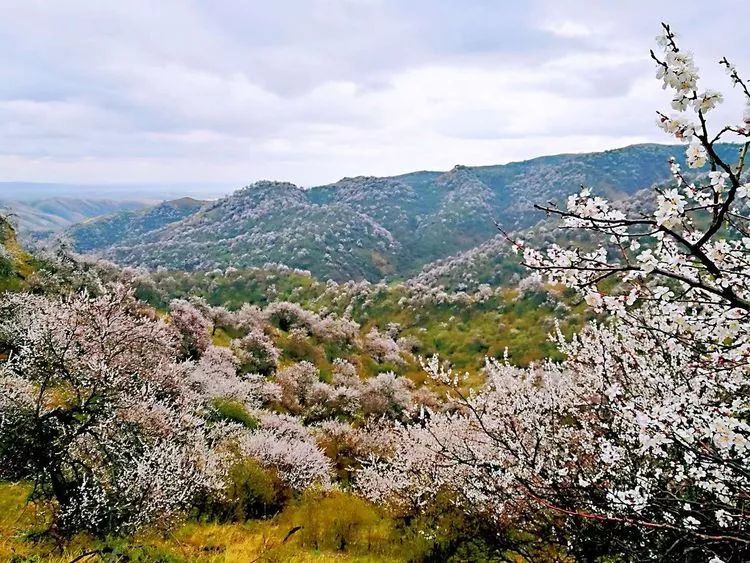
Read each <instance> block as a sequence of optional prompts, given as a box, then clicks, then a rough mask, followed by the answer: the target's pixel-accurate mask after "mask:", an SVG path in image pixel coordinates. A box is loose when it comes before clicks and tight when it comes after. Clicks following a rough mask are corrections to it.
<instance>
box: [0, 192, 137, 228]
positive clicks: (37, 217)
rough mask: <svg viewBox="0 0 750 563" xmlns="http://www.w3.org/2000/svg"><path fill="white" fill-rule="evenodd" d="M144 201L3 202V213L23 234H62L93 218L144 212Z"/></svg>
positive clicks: (49, 200)
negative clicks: (8, 216)
mask: <svg viewBox="0 0 750 563" xmlns="http://www.w3.org/2000/svg"><path fill="white" fill-rule="evenodd" d="M144 205H145V204H144V203H143V202H140V201H115V200H107V199H76V198H65V197H55V198H48V199H41V200H37V201H0V211H1V212H4V213H6V214H8V215H10V216H11V218H12V219H13V220H14V222H15V223H16V224H17V226H18V230H19V233H21V234H24V233H49V232H56V231H60V230H62V229H64V228H66V227H68V226H70V225H73V224H74V223H79V222H80V221H84V220H86V219H88V218H90V217H96V216H98V215H106V214H110V213H115V212H118V211H123V210H126V211H130V210H134V209H139V208H142V207H143V206H144Z"/></svg>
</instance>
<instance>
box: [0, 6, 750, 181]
mask: <svg viewBox="0 0 750 563" xmlns="http://www.w3.org/2000/svg"><path fill="white" fill-rule="evenodd" d="M689 4H690V3H686V2H680V3H677V2H672V1H671V0H669V1H665V2H660V3H654V2H645V1H642V0H639V1H634V2H628V3H612V2H606V3H604V2H593V1H592V2H572V1H570V2H568V1H555V2H553V1H552V0H536V1H533V2H530V3H511V2H498V1H491V0H463V1H460V0H450V1H446V2H433V1H430V0H412V1H409V2H403V1H400V0H279V1H277V2H273V3H271V2H260V1H251V2H247V1H240V0H226V1H222V2H208V1H205V0H204V1H198V0H164V1H162V2H158V3H155V2H146V1H145V0H143V1H138V0H134V1H130V2H116V1H114V0H109V1H100V2H94V3H92V2H88V1H84V0H62V1H60V2H45V1H42V0H11V1H8V2H5V3H4V6H3V13H2V16H3V17H2V18H1V19H0V49H2V52H3V53H4V65H3V66H2V67H0V170H2V173H1V174H0V179H5V180H34V181H62V182H92V183H101V182H110V181H111V182H125V181H133V182H183V181H220V182H227V183H230V184H233V185H241V184H244V183H248V182H250V181H253V180H256V179H259V178H264V177H267V178H281V179H290V180H293V181H296V182H298V183H302V184H306V185H310V184H314V183H320V182H325V181H331V180H335V179H337V178H338V177H340V176H343V175H348V174H358V173H371V174H390V173H397V172H402V171H407V170H412V169H421V168H433V169H435V168H437V169H445V168H448V167H450V166H451V165H452V164H454V163H456V162H462V163H465V164H480V163H494V162H503V161H507V160H512V159H518V158H524V157H531V156H535V155H538V154H544V153H548V152H560V151H576V150H593V149H597V148H610V147H614V146H618V145H622V144H625V143H629V142H636V141H644V140H662V141H666V140H667V139H666V138H665V137H663V136H661V135H660V133H659V132H658V131H657V130H656V129H655V128H654V126H653V121H654V113H653V111H654V110H655V109H657V108H663V107H666V106H667V104H668V100H667V98H666V97H665V94H664V93H663V92H661V91H660V89H659V86H658V84H657V83H656V81H655V80H653V65H652V64H651V63H650V62H649V60H648V56H647V53H648V49H649V47H651V45H652V42H653V36H654V35H655V34H656V32H657V31H658V24H659V21H661V20H663V19H666V20H670V21H672V22H673V24H674V26H675V27H676V28H677V29H678V30H679V31H680V32H681V33H682V35H683V38H684V42H685V44H686V45H687V46H688V47H691V46H695V47H696V50H698V49H697V48H698V47H700V52H699V53H698V55H699V56H700V57H701V58H699V64H700V66H701V67H703V68H704V69H705V70H706V71H707V72H706V73H705V76H706V78H707V79H708V81H709V82H710V84H711V86H719V87H721V88H722V89H724V90H726V86H727V85H726V81H725V79H724V78H723V76H722V74H721V72H720V70H719V69H717V68H716V66H715V64H714V63H715V60H716V59H718V57H719V56H721V55H723V54H725V53H726V54H728V55H729V56H730V57H731V56H732V55H734V56H735V59H736V60H735V62H736V63H737V64H738V66H739V67H740V68H743V67H744V68H747V69H748V72H750V56H749V55H748V53H747V50H746V48H745V45H744V35H743V33H744V28H743V27H742V25H743V23H737V24H735V23H734V22H745V21H747V19H748V16H750V7H747V6H744V5H741V4H739V5H738V4H737V3H736V2H729V1H728V0H727V1H725V0H719V1H718V2H715V3H714V5H713V6H714V12H715V13H718V14H727V17H726V19H722V18H721V17H711V18H704V17H702V16H701V14H702V13H703V12H702V11H701V9H700V6H698V5H697V4H696V5H695V6H692V7H691V6H689ZM733 25H737V29H735V30H732V26H733ZM709 39H710V40H709ZM737 57H739V58H737ZM743 57H744V58H743ZM727 102H728V103H727V104H726V108H724V109H722V110H721V111H722V112H724V113H723V114H720V115H721V116H726V117H729V116H731V115H733V113H732V112H734V114H737V113H738V112H739V111H741V109H740V108H739V107H737V106H736V105H734V106H733V105H732V104H733V103H735V102H737V98H736V96H735V97H732V96H731V95H730V96H728V100H727Z"/></svg>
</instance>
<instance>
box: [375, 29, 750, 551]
mask: <svg viewBox="0 0 750 563" xmlns="http://www.w3.org/2000/svg"><path fill="white" fill-rule="evenodd" d="M658 44H659V46H660V48H661V52H660V54H656V53H653V52H652V58H653V60H654V61H655V63H656V65H657V78H658V79H659V80H661V81H662V83H663V85H664V87H665V88H668V89H670V90H671V91H672V93H673V99H672V107H673V109H674V110H675V111H676V112H678V115H674V116H667V115H665V114H662V113H659V119H658V121H659V125H660V126H661V127H662V128H663V129H664V130H665V131H667V132H669V133H671V134H673V135H675V136H676V137H677V138H678V139H680V140H683V141H685V142H687V152H686V156H687V163H688V168H689V169H690V170H688V171H683V170H681V168H680V166H679V165H678V163H677V162H676V160H671V161H670V163H669V166H670V167H671V171H672V176H673V182H672V185H671V186H669V187H668V188H657V189H656V194H655V210H653V212H647V211H642V212H641V213H639V214H635V215H629V214H627V213H625V212H624V211H622V210H621V209H620V208H618V207H617V206H615V205H613V204H611V203H610V202H608V201H606V200H605V199H603V198H601V197H597V196H595V195H593V194H592V193H591V192H590V190H589V189H587V188H583V189H582V191H581V192H580V193H578V194H576V195H573V196H571V197H570V198H569V199H568V202H567V206H566V207H564V208H560V207H557V206H555V205H552V204H549V205H544V206H539V208H540V209H542V210H544V211H545V212H546V213H548V214H550V215H552V216H555V217H558V218H559V219H560V220H561V221H562V223H563V227H564V228H568V229H570V228H572V229H579V230H584V231H586V232H587V233H588V235H587V238H586V240H585V244H580V245H576V246H574V245H571V246H567V247H565V246H560V245H552V246H550V247H549V248H547V249H546V250H544V251H539V250H536V249H533V248H530V247H529V246H528V245H527V244H525V243H524V242H523V241H521V240H511V243H512V244H513V246H514V248H515V249H516V250H517V251H520V252H521V253H522V255H523V259H524V263H525V264H526V265H527V266H528V267H530V268H532V269H533V270H535V271H536V272H537V275H540V274H541V275H542V276H543V277H545V278H546V279H547V281H549V282H553V283H562V284H564V285H566V286H569V287H572V288H575V289H576V290H578V291H580V292H581V294H582V296H583V297H584V298H585V301H586V303H588V305H589V306H591V307H592V308H593V309H594V310H595V311H596V312H597V313H599V314H600V318H601V319H605V320H600V321H599V322H592V323H591V324H590V325H588V326H587V327H586V328H585V329H584V330H583V331H582V332H581V333H580V334H579V335H577V336H576V337H574V338H573V339H572V340H566V339H565V338H563V336H562V335H561V334H559V332H558V334H557V335H556V336H555V339H556V340H557V342H558V345H559V347H560V349H561V351H562V352H563V353H564V354H565V357H566V360H565V361H563V362H561V363H554V362H551V361H548V362H545V363H543V364H541V365H538V366H532V367H530V368H529V369H526V370H521V369H517V368H515V367H512V366H511V365H509V364H508V363H507V362H506V361H498V360H495V359H490V360H488V362H487V366H486V372H487V376H488V381H487V383H486V386H485V387H484V388H483V389H481V390H480V391H479V392H476V393H466V392H464V391H463V390H462V383H463V381H462V377H461V376H460V375H459V374H455V373H453V372H452V371H451V370H450V369H448V368H446V367H444V366H441V365H440V364H439V362H438V361H437V359H433V360H432V361H430V362H428V363H427V365H426V368H427V371H428V372H429V373H430V374H431V375H432V376H433V378H434V379H435V380H436V381H439V382H441V383H442V384H444V385H446V386H447V387H448V388H449V389H450V390H451V392H452V396H453V397H454V399H455V400H456V402H457V404H458V408H457V409H456V410H455V411H452V412H450V411H449V412H442V413H431V414H430V416H425V417H424V419H423V420H422V423H421V424H418V425H413V426H407V427H399V428H396V429H394V430H393V432H394V435H395V438H396V442H395V444H396V445H395V446H394V448H393V450H392V451H391V452H390V455H389V456H383V457H381V458H377V459H373V460H371V464H370V466H369V467H368V468H366V469H365V470H364V471H363V472H362V473H361V474H360V488H361V490H362V491H363V492H364V493H365V494H366V495H368V496H369V497H370V498H373V499H375V500H383V501H390V502H395V503H397V504H402V505H411V506H419V505H420V504H422V503H424V502H427V501H428V500H429V499H430V498H432V497H434V495H436V494H437V493H438V492H440V491H443V490H446V489H447V490H449V491H452V493H453V494H454V496H455V498H456V499H457V500H458V502H460V503H461V504H462V505H463V506H464V507H465V508H466V509H467V510H470V511H478V512H481V513H485V514H489V515H491V516H492V517H493V518H495V519H496V520H497V521H498V522H502V521H505V522H507V521H511V522H515V523H516V525H519V523H521V522H528V521H529V520H530V519H531V520H533V521H534V522H535V524H534V525H536V526H539V529H542V528H543V527H544V529H546V530H549V528H550V527H551V529H552V532H549V533H548V537H550V538H553V539H554V538H558V539H559V540H560V541H561V543H564V544H565V545H566V548H567V549H569V550H570V551H571V552H573V553H577V554H579V555H581V556H583V557H592V556H593V555H596V554H599V555H601V554H605V553H606V554H615V553H622V554H624V555H626V556H635V557H643V556H646V557H673V558H676V559H680V560H682V559H684V558H688V557H694V558H696V559H697V560H706V559H709V558H711V559H712V560H713V561H722V560H739V559H744V558H746V557H748V556H749V554H750V551H749V548H748V545H749V544H750V525H749V524H748V519H747V509H748V505H747V503H748V498H749V495H750V456H749V454H750V450H749V449H748V448H750V425H749V424H748V422H749V421H750V404H749V403H748V398H749V397H750V377H749V376H750V317H749V315H750V232H749V231H748V228H750V217H749V216H748V211H747V199H746V198H747V196H748V191H749V190H750V185H749V184H748V183H747V180H746V179H745V176H744V175H743V172H744V166H745V159H746V154H747V150H748V146H750V92H749V91H748V86H747V84H746V83H745V82H744V81H743V79H742V78H741V77H740V75H739V73H738V71H737V70H736V69H735V67H734V66H733V65H732V64H731V63H730V62H729V61H728V60H727V59H722V60H721V63H720V64H721V65H723V66H724V67H725V68H726V70H727V72H728V74H729V77H730V80H731V82H732V84H733V85H734V86H735V87H737V88H739V89H740V90H741V91H742V93H743V94H744V97H745V101H746V104H747V107H746V109H745V113H744V116H743V118H742V120H741V121H739V120H738V123H736V124H728V125H725V126H722V127H719V128H718V129H714V128H712V127H711V126H710V125H709V122H708V119H707V116H708V115H709V114H710V113H711V111H712V110H713V109H714V108H715V107H716V105H717V104H718V103H720V102H721V101H722V96H721V94H720V93H718V92H716V91H713V90H700V89H699V88H698V82H699V80H698V73H697V69H696V67H695V64H694V62H693V57H692V55H691V54H690V53H688V52H686V51H684V50H682V49H681V48H680V47H679V46H678V44H677V41H676V37H675V34H674V33H673V32H672V30H671V28H670V27H669V26H667V25H664V26H663V32H662V34H661V35H660V36H659V37H658ZM686 114H690V116H691V118H687V117H685V115H686ZM730 137H732V139H733V140H735V141H736V140H737V139H739V140H740V141H741V144H738V145H737V149H738V151H737V155H738V156H737V161H736V162H727V161H726V160H724V159H722V158H721V157H720V156H719V154H718V151H717V149H716V145H717V143H718V142H720V141H723V140H726V139H727V138H730ZM665 164H666V163H665ZM706 168H707V170H706ZM602 532H605V533H602Z"/></svg>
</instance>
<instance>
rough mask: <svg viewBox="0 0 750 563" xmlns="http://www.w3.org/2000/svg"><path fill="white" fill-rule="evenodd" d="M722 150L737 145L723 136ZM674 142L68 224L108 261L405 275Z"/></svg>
mask: <svg viewBox="0 0 750 563" xmlns="http://www.w3.org/2000/svg"><path fill="white" fill-rule="evenodd" d="M718 149H719V151H720V152H722V153H723V154H725V156H727V157H728V158H729V159H730V160H733V159H734V152H735V151H736V150H737V149H736V147H734V146H732V145H722V146H720V147H718ZM683 153H684V151H683V150H682V148H681V147H678V146H668V145H634V146H630V147H625V148H622V149H616V150H610V151H605V152H599V153H587V154H565V155H556V156H546V157H540V158H536V159H533V160H528V161H524V162H515V163H510V164H505V165H497V166H481V167H467V166H460V165H457V166H455V167H454V168H453V169H452V170H450V171H448V172H443V173H441V172H415V173H411V174H405V175H402V176H396V177H390V178H374V177H355V178H345V179H343V180H341V181H339V182H337V183H335V184H330V185H327V186H319V187H315V188H311V189H309V190H303V189H301V188H299V187H297V186H295V185H293V184H289V183H281V182H265V181H264V182H258V183H256V184H253V185H252V186H248V187H246V188H243V189H241V190H239V191H237V192H235V193H234V194H232V195H230V196H228V197H226V198H223V199H220V200H218V201H216V202H214V203H212V204H211V205H209V206H207V207H205V208H203V209H201V210H199V211H197V210H196V213H187V214H186V215H188V216H186V217H185V218H184V219H182V220H180V221H175V222H173V223H171V224H169V225H167V226H164V224H163V223H161V224H160V223H159V222H157V223H156V224H155V225H154V228H152V229H150V228H149V226H148V225H146V224H144V225H143V226H142V228H139V230H137V231H135V234H136V235H137V236H132V234H131V233H132V232H133V231H130V230H128V229H126V228H114V227H115V226H116V225H117V223H118V221H123V222H124V224H128V220H129V219H128V217H127V216H123V217H120V218H118V217H115V218H111V219H109V220H108V221H110V224H111V225H112V228H108V229H107V231H108V233H109V234H108V235H107V236H100V234H99V232H98V231H97V230H96V229H94V230H91V229H89V228H83V229H78V228H77V229H73V230H72V231H71V234H72V238H73V239H74V241H75V244H76V247H77V248H78V249H79V250H82V251H89V250H99V251H100V252H101V253H102V254H103V255H104V256H105V257H107V258H109V259H112V260H114V261H116V262H118V263H122V264H130V265H142V266H146V267H149V268H156V267H158V266H164V267H167V268H175V269H186V270H211V269H216V268H222V269H223V268H226V267H229V266H232V267H239V268H243V267H253V266H262V265H263V264H266V263H282V264H285V265H287V266H290V267H293V268H301V269H306V270H310V271H311V272H312V273H313V274H314V275H315V276H316V277H319V278H323V279H326V278H328V279H334V280H347V279H368V280H371V281H372V280H379V279H382V278H405V277H409V276H411V275H414V274H416V273H417V272H419V271H420V270H421V269H422V267H423V266H425V265H426V264H428V263H431V262H433V261H436V260H440V259H444V258H446V257H448V256H451V255H455V254H457V253H461V252H463V251H466V250H469V249H472V248H474V247H476V246H478V245H481V244H482V243H485V242H486V241H488V240H489V239H491V238H492V237H493V236H494V235H495V234H496V233H497V231H496V228H495V224H494V222H495V221H497V222H499V223H500V224H502V225H503V227H504V228H506V229H508V230H516V229H522V228H527V227H530V226H532V225H534V224H536V223H537V222H538V221H539V220H540V219H542V216H541V214H539V213H537V212H535V211H534V210H533V204H534V203H546V202H548V201H561V200H563V199H564V198H565V197H566V196H567V195H569V194H571V193H573V192H575V191H577V190H578V189H579V187H580V185H582V184H585V185H587V186H590V187H592V188H593V189H594V191H595V192H598V193H601V194H603V195H607V196H609V197H610V198H613V199H615V200H617V199H623V198H627V197H629V196H631V195H632V194H634V193H635V192H637V191H638V190H640V189H643V188H647V187H649V186H651V185H652V184H654V183H657V182H662V181H665V180H667V179H668V175H669V169H668V166H667V160H668V158H669V157H670V156H672V155H675V156H676V157H677V158H678V161H680V160H681V159H683V158H684V157H683Z"/></svg>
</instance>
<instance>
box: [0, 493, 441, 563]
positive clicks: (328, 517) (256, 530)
mask: <svg viewBox="0 0 750 563" xmlns="http://www.w3.org/2000/svg"><path fill="white" fill-rule="evenodd" d="M29 492H30V486H29V485H28V484H24V483H20V484H19V483H0V560H2V561H50V562H62V561H71V560H72V559H74V558H75V557H79V556H81V555H82V554H85V553H89V552H90V555H89V556H87V557H85V558H83V559H82V560H83V561H102V560H126V561H165V562H173V561H174V562H178V561H209V562H217V563H218V562H221V563H231V562H243V563H245V562H248V561H263V562H269V563H271V562H282V561H290V562H291V561H296V562H300V563H302V562H308V561H310V562H313V561H314V562H327V561H337V562H338V561H341V562H348V561H362V562H369V561H372V562H375V561H383V562H388V561H394V562H395V561H406V560H419V559H420V558H422V557H423V556H424V555H425V554H426V550H427V549H428V548H429V546H428V545H426V544H425V542H424V541H423V540H419V539H417V538H416V536H415V535H414V534H410V535H408V536H406V537H405V536H404V535H403V534H402V530H401V529H400V527H399V523H398V522H397V521H396V520H395V519H393V518H391V517H390V516H388V515H387V514H386V513H385V512H384V511H382V510H381V509H379V508H377V507H375V506H373V505H371V504H370V503H368V502H366V501H364V500H362V499H359V498H357V497H354V496H352V495H350V494H347V493H344V492H340V491H330V492H320V491H317V492H315V491H311V492H309V493H306V494H304V495H302V496H300V497H299V498H297V499H295V500H293V501H292V502H291V503H289V504H288V505H287V506H286V508H285V509H284V510H283V511H282V512H280V513H279V514H277V515H276V516H275V517H274V518H271V519H267V520H249V521H247V522H237V523H221V522H198V521H188V522H185V523H183V524H181V525H178V526H177V527H176V528H175V529H173V530H172V531H170V532H166V533H160V532H156V531H147V532H145V533H142V534H139V535H136V536H134V537H130V538H109V539H107V540H96V539H93V538H90V537H87V536H83V535H81V536H76V537H74V538H72V539H71V540H69V541H68V542H67V543H66V544H65V545H64V546H63V547H60V546H58V545H56V544H55V543H54V542H53V541H52V540H50V539H48V538H45V536H43V535H39V537H37V538H35V537H34V535H33V534H30V533H29V532H30V531H33V530H34V529H39V527H40V526H41V525H43V524H44V523H45V522H46V520H45V519H44V517H43V516H40V515H38V514H35V508H34V506H33V505H29V504H28V503H27V502H26V499H27V498H28V495H29ZM118 557H119V558H120V559H117V558H118Z"/></svg>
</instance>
